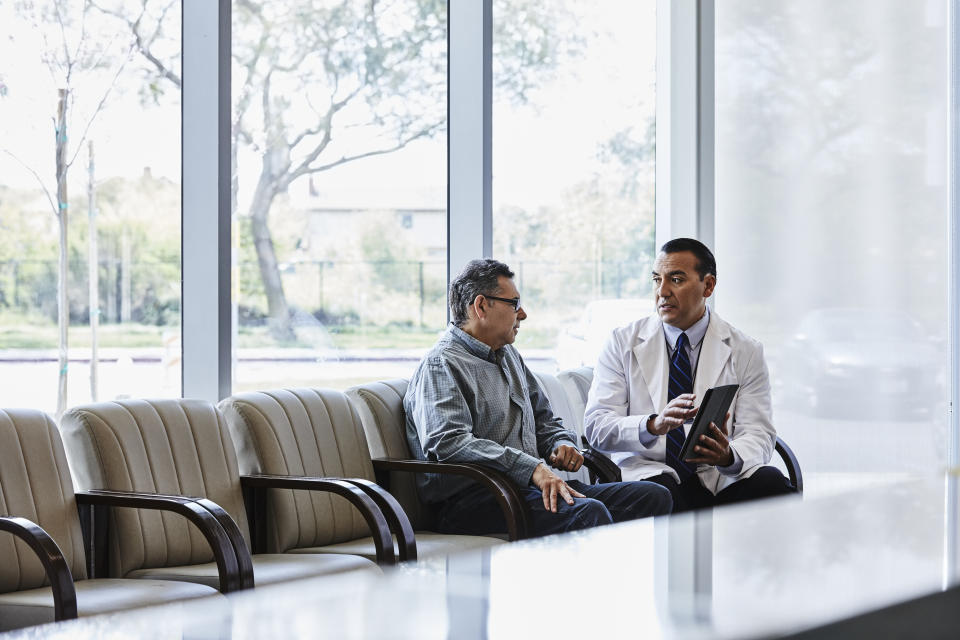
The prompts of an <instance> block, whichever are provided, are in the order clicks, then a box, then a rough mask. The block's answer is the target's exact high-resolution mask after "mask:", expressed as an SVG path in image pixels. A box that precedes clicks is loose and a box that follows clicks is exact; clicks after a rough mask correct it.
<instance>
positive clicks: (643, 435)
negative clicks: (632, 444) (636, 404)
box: [637, 413, 660, 449]
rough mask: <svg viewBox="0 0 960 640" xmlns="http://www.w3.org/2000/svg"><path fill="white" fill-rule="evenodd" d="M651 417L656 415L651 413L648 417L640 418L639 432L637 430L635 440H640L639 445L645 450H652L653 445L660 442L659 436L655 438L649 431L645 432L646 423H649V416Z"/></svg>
mask: <svg viewBox="0 0 960 640" xmlns="http://www.w3.org/2000/svg"><path fill="white" fill-rule="evenodd" d="M652 415H656V414H655V413H651V414H649V415H645V416H640V430H639V433H638V434H637V438H638V439H639V440H640V444H642V445H643V446H644V447H646V448H647V449H652V448H653V445H655V444H657V442H658V441H659V440H660V436H655V435H653V434H652V433H650V432H649V431H647V422H649V421H650V416H652Z"/></svg>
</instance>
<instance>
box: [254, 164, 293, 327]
mask: <svg viewBox="0 0 960 640" xmlns="http://www.w3.org/2000/svg"><path fill="white" fill-rule="evenodd" d="M269 155H270V154H269V152H268V153H265V154H264V159H263V169H262V170H261V172H260V180H259V181H258V182H257V189H256V191H255V192H254V195H253V201H252V202H251V203H250V230H251V233H252V235H253V246H254V249H256V252H257V266H258V267H259V268H260V279H261V281H262V282H263V290H264V293H265V294H266V296H267V312H268V313H269V315H270V333H271V334H273V336H274V337H275V338H276V339H277V340H280V341H283V342H292V341H293V340H295V339H296V334H295V333H294V331H293V326H292V325H291V324H290V308H289V307H288V306H287V297H286V295H285V294H284V292H283V281H282V280H281V278H280V267H279V265H278V264H277V254H276V252H275V251H274V248H273V238H272V237H271V235H270V227H269V225H268V216H269V214H270V205H271V204H273V199H274V197H275V196H276V191H275V188H274V182H273V180H272V179H271V175H272V171H271V169H272V163H271V162H270V160H269Z"/></svg>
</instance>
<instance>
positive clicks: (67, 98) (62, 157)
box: [3, 0, 133, 417]
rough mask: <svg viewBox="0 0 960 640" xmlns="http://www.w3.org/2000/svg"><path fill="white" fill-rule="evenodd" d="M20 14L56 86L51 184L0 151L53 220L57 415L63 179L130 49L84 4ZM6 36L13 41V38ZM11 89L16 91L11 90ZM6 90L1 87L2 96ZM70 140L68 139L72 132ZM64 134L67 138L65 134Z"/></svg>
mask: <svg viewBox="0 0 960 640" xmlns="http://www.w3.org/2000/svg"><path fill="white" fill-rule="evenodd" d="M18 8H19V12H20V15H21V16H22V17H23V18H24V19H25V20H26V21H28V22H30V23H31V24H32V26H33V27H34V30H35V32H36V33H38V34H39V35H40V37H41V39H42V41H43V48H42V53H41V56H42V61H43V63H44V64H45V66H46V67H47V70H48V71H49V73H50V76H51V79H52V81H53V86H55V87H57V103H56V111H55V115H54V116H53V125H54V134H55V138H54V158H55V171H54V175H53V182H52V184H51V183H50V182H49V181H48V180H46V179H44V177H43V176H42V175H41V173H40V172H39V171H37V170H36V169H35V168H33V167H30V166H28V165H27V164H25V163H23V162H22V161H21V160H20V159H19V158H18V157H17V156H16V155H15V154H14V153H13V152H12V151H10V150H9V149H5V150H4V151H5V152H6V153H7V154H9V155H10V156H12V157H13V158H14V159H16V160H18V161H20V162H21V164H23V166H24V168H25V169H26V170H27V171H29V172H30V173H31V174H32V175H33V177H34V178H36V180H37V182H38V183H39V185H40V187H41V189H42V190H43V192H44V194H45V195H46V198H47V201H48V202H49V204H50V208H51V211H52V212H53V214H54V215H55V216H56V218H57V223H58V231H59V258H58V267H57V323H58V326H59V338H58V349H57V351H58V371H59V373H58V384H57V417H59V416H60V415H61V414H62V413H63V412H64V411H65V410H66V406H67V369H68V364H69V359H68V355H69V354H68V329H69V326H70V309H69V300H68V296H67V293H68V270H67V228H68V225H67V223H68V220H69V208H68V198H67V177H68V174H69V171H70V167H71V166H73V163H74V161H75V160H76V159H77V154H78V153H79V152H80V149H81V148H82V146H83V141H84V140H85V139H86V137H87V134H88V132H89V130H90V127H91V126H92V125H93V123H94V121H95V120H96V118H97V116H98V115H99V114H100V112H101V111H102V110H103V107H104V105H105V104H106V102H107V99H108V98H109V96H110V94H111V92H112V90H113V88H114V86H115V84H116V81H117V78H118V76H119V75H120V73H121V71H122V70H123V68H124V66H125V65H126V63H127V61H128V60H129V59H130V56H131V53H132V52H133V47H132V45H131V43H130V38H129V35H127V34H126V33H124V34H121V35H119V36H118V37H114V38H104V37H103V33H102V32H96V31H95V30H94V29H92V25H91V18H92V17H96V16H98V14H97V13H96V12H93V11H92V9H93V4H92V2H89V1H84V2H70V1H69V0H54V1H47V2H32V1H27V0H25V1H23V2H21V3H20V5H19V6H18ZM12 37H17V36H16V35H14V36H12ZM14 90H16V89H15V88H14ZM8 91H10V88H9V87H6V85H4V86H3V93H7V92H8ZM75 130H76V131H79V134H78V135H77V136H76V138H71V137H70V136H73V135H74V131H75ZM68 133H69V135H68Z"/></svg>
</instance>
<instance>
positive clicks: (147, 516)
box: [61, 399, 393, 590]
mask: <svg viewBox="0 0 960 640" xmlns="http://www.w3.org/2000/svg"><path fill="white" fill-rule="evenodd" d="M61 431H62V433H63V437H64V440H65V442H66V445H67V447H66V449H67V455H68V457H69V459H70V463H71V467H72V469H73V471H74V475H75V478H76V481H77V483H78V484H79V485H81V486H82V487H84V488H87V489H108V490H123V491H136V492H141V493H149V494H164V495H174V496H198V497H199V498H200V499H203V500H205V502H208V503H211V504H215V505H219V506H220V507H222V509H223V513H222V514H221V516H220V517H219V521H220V522H221V524H222V525H223V527H224V529H225V530H226V531H227V532H228V533H229V535H230V538H231V542H232V543H233V546H234V549H235V552H236V556H237V562H238V564H239V565H240V572H241V576H242V580H241V582H242V584H241V586H242V587H243V588H249V587H252V586H254V577H255V579H256V584H257V585H261V584H268V583H273V582H278V581H285V580H292V579H297V578H304V577H308V576H317V575H325V574H330V573H337V572H341V571H348V570H352V569H366V570H373V571H378V569H377V567H376V565H375V564H374V563H372V562H370V561H369V560H367V559H366V558H361V557H358V556H350V555H346V554H343V555H332V554H322V555H320V554H312V555H311V554H302V555H297V556H291V555H288V554H256V555H254V556H253V557H252V558H251V556H250V553H249V548H250V533H249V527H248V520H247V512H246V509H245V506H244V501H243V490H242V487H243V486H245V485H246V484H247V482H248V481H249V482H251V483H252V484H253V485H255V486H273V485H271V483H270V479H268V478H261V479H252V480H248V479H247V478H241V476H240V474H239V472H238V466H237V458H236V453H235V451H234V447H233V442H232V440H231V438H230V434H229V432H228V430H227V426H226V422H225V421H224V419H223V416H222V414H221V413H220V412H219V411H218V410H217V408H216V407H214V406H213V405H212V404H210V403H209V402H205V401H201V400H180V399H164V400H118V401H114V402H102V403H98V404H91V405H86V406H81V407H75V408H73V409H71V410H69V411H68V412H67V413H65V414H64V416H63V419H62V420H61ZM311 489H314V490H321V491H332V492H335V493H338V494H339V495H343V496H346V497H347V498H348V499H349V500H351V502H352V503H353V504H354V505H355V506H357V507H358V508H359V509H360V510H361V511H362V513H363V514H364V518H366V519H367V522H368V523H369V524H370V525H371V529H372V530H374V531H376V532H378V533H379V538H378V539H379V544H380V546H381V547H382V548H384V549H385V550H387V551H389V554H390V556H392V555H393V549H392V540H391V539H390V530H389V527H388V526H387V523H386V520H385V518H384V517H383V514H382V513H381V512H380V510H379V509H378V508H377V507H376V505H375V504H374V503H373V501H372V500H370V499H369V498H368V497H367V495H366V494H365V493H363V492H362V491H360V490H359V489H357V488H356V487H355V486H353V485H350V484H347V483H337V482H329V483H316V484H315V485H313V486H311ZM111 515H112V517H111V519H110V520H109V523H108V524H109V526H107V527H106V531H107V544H108V549H109V553H108V554H106V555H108V557H109V565H108V566H106V567H103V568H102V569H101V570H103V571H106V572H107V573H108V574H109V575H110V576H118V577H136V578H152V579H163V580H184V581H188V582H199V583H201V584H206V585H209V586H213V587H219V588H221V590H224V589H223V587H224V585H223V583H222V581H221V579H220V578H219V577H218V573H217V571H216V568H215V567H214V566H213V564H212V563H211V559H212V558H211V554H210V552H209V550H208V549H207V548H206V547H205V546H204V545H202V544H199V542H200V541H199V540H198V536H197V532H196V531H195V530H194V529H192V528H190V527H187V526H185V525H184V524H183V523H182V522H181V521H176V520H173V519H171V518H169V517H167V516H166V515H164V514H155V513H152V512H144V511H141V510H134V509H123V510H118V511H115V512H114V513H112V514H111ZM255 524H256V523H255ZM265 526H267V527H269V526H271V525H270V524H269V523H267V524H266V525H265ZM103 529H104V527H101V528H100V531H101V532H102V531H103ZM101 544H103V543H101Z"/></svg>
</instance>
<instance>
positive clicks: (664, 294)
mask: <svg viewBox="0 0 960 640" xmlns="http://www.w3.org/2000/svg"><path fill="white" fill-rule="evenodd" d="M656 294H657V297H659V298H669V297H670V287H669V286H668V285H667V281H666V280H663V281H661V282H660V284H659V285H657V291H656Z"/></svg>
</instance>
